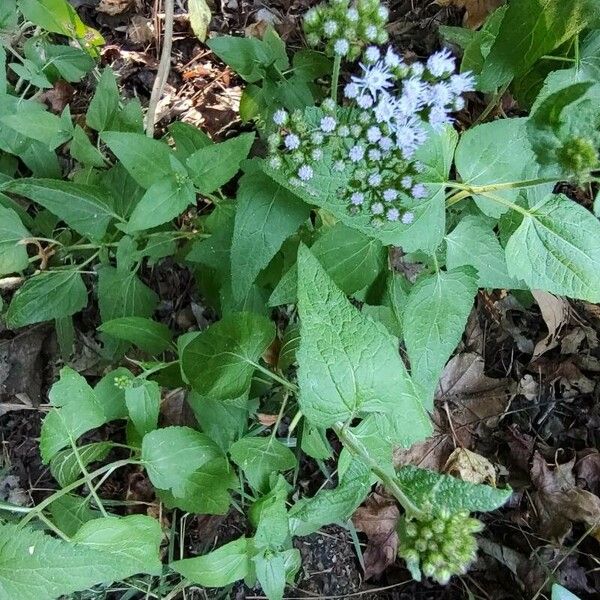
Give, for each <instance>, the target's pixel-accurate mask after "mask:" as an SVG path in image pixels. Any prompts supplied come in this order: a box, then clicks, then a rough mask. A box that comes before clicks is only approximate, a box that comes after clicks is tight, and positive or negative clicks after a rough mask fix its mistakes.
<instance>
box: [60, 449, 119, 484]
mask: <svg viewBox="0 0 600 600" xmlns="http://www.w3.org/2000/svg"><path fill="white" fill-rule="evenodd" d="M111 448H112V444H111V443H110V442H96V443H93V444H86V445H85V446H80V447H79V448H77V453H78V454H79V460H80V461H81V462H82V463H83V465H84V466H85V467H87V466H88V465H89V464H90V463H93V462H96V461H98V460H103V459H105V458H106V457H107V455H108V453H109V452H110V449H111ZM50 473H52V477H54V479H56V481H58V484H59V485H60V487H63V488H64V487H67V486H68V485H69V484H70V483H73V482H74V481H76V480H77V479H79V478H80V477H81V476H82V471H81V467H80V465H79V461H78V460H77V455H76V454H75V450H73V448H67V449H66V450H61V451H60V452H58V453H57V454H56V455H55V456H54V457H53V458H52V460H51V461H50Z"/></svg>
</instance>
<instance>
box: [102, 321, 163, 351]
mask: <svg viewBox="0 0 600 600" xmlns="http://www.w3.org/2000/svg"><path fill="white" fill-rule="evenodd" d="M98 329H99V331H102V332H104V333H107V334H108V335H110V336H112V337H114V338H116V339H118V340H124V341H126V342H131V343H132V344H134V345H136V346H137V347H138V348H140V349H142V350H144V352H148V354H160V353H161V352H164V351H165V350H166V349H167V348H168V347H169V345H170V344H171V340H172V339H173V336H172V335H171V332H170V331H169V328H168V327H167V326H166V325H165V324H164V323H157V322H156V321H153V320H152V319H145V318H144V317H121V318H118V319H112V320H110V321H106V322H105V323H102V325H100V327H98Z"/></svg>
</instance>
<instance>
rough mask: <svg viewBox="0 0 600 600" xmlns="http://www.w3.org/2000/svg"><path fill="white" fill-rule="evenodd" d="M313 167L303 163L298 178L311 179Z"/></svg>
mask: <svg viewBox="0 0 600 600" xmlns="http://www.w3.org/2000/svg"><path fill="white" fill-rule="evenodd" d="M313 174H314V173H313V168H312V167H311V166H310V165H302V166H301V167H300V168H299V169H298V178H299V179H300V180H301V181H309V180H310V179H312V177H313Z"/></svg>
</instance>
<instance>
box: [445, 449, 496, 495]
mask: <svg viewBox="0 0 600 600" xmlns="http://www.w3.org/2000/svg"><path fill="white" fill-rule="evenodd" d="M444 471H446V473H448V474H449V475H454V476H455V477H458V478H459V479H462V480H463V481H468V482H469V483H487V484H489V485H491V486H493V487H496V469H495V468H494V465H493V464H492V463H491V462H490V461H489V460H488V459H487V458H485V456H481V455H480V454H477V453H476V452H472V451H471V450H467V449H466V448H457V449H456V450H454V452H453V453H452V454H451V455H450V457H449V458H448V460H447V461H446V465H445V466H444Z"/></svg>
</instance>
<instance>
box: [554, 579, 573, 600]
mask: <svg viewBox="0 0 600 600" xmlns="http://www.w3.org/2000/svg"><path fill="white" fill-rule="evenodd" d="M552 600H580V598H579V596H576V595H575V594H572V593H571V592H570V591H569V590H568V589H567V588H564V587H563V586H562V585H558V583H554V584H552Z"/></svg>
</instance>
